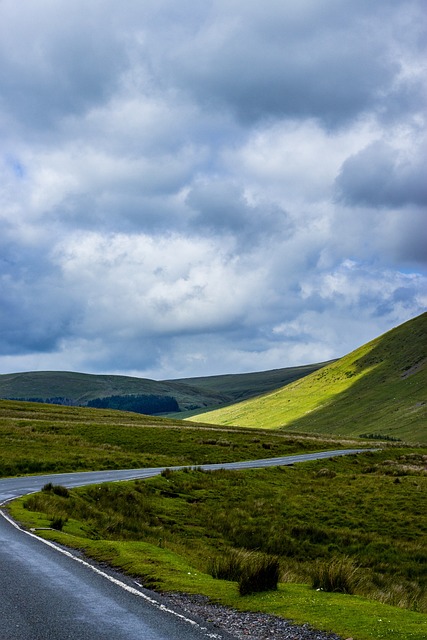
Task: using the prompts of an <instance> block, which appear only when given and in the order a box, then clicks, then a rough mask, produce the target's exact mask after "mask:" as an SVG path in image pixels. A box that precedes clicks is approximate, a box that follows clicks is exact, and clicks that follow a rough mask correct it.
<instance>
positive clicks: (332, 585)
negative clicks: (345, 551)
mask: <svg viewBox="0 0 427 640" xmlns="http://www.w3.org/2000/svg"><path fill="white" fill-rule="evenodd" d="M310 574H311V576H310V577H311V583H312V587H313V589H318V590H321V591H329V592H335V593H349V594H352V593H354V591H355V588H356V586H357V582H358V567H357V565H356V564H355V562H354V561H353V560H352V559H351V558H349V557H346V556H344V557H341V558H333V559H332V560H330V561H324V560H317V561H316V562H314V563H313V565H312V568H311V572H310Z"/></svg>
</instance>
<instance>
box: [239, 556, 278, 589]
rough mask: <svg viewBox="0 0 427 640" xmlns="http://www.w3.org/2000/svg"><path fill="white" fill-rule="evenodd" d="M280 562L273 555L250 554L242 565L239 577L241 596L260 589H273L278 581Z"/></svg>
mask: <svg viewBox="0 0 427 640" xmlns="http://www.w3.org/2000/svg"><path fill="white" fill-rule="evenodd" d="M279 574H280V564H279V560H278V558H276V557H274V556H255V554H253V555H252V557H251V558H248V561H247V562H246V564H245V565H244V567H243V571H242V575H241V576H240V578H239V593H240V595H241V596H245V595H248V594H250V593H259V592H260V591H275V590H276V589H277V583H278V582H279Z"/></svg>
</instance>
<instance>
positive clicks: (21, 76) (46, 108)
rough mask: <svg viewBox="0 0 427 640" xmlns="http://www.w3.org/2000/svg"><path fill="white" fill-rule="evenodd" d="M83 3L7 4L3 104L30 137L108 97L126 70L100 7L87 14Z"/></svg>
mask: <svg viewBox="0 0 427 640" xmlns="http://www.w3.org/2000/svg"><path fill="white" fill-rule="evenodd" d="M79 4H80V3H77V2H76V3H70V4H68V3H63V2H58V3H39V2H23V3H21V4H20V5H16V4H15V3H11V2H7V1H6V2H2V5H3V6H2V14H3V16H4V15H5V14H7V16H6V17H7V19H6V20H3V21H2V22H3V24H2V26H0V36H1V37H0V43H1V44H0V84H1V99H0V105H1V108H2V111H3V117H4V118H6V119H7V120H8V121H9V122H13V123H14V126H15V127H16V126H17V127H22V128H24V130H25V131H26V134H27V135H28V134H31V135H37V134H38V133H41V132H42V131H43V133H44V135H46V129H47V128H48V127H52V126H55V125H57V123H58V120H59V119H60V118H63V117H65V116H70V115H78V114H81V113H83V112H84V111H85V110H86V109H88V108H90V107H91V106H92V105H94V104H98V103H99V102H100V101H103V100H105V99H106V98H108V96H109V95H110V94H111V92H112V90H113V88H114V87H115V85H116V82H117V79H118V76H119V73H120V71H122V70H123V69H124V65H125V63H126V51H125V49H124V48H123V46H122V44H121V43H120V42H119V38H118V37H115V36H114V35H113V34H112V33H111V30H108V29H104V25H105V18H103V16H102V14H101V15H100V14H99V11H97V10H96V8H95V6H93V7H91V6H89V5H86V6H85V8H84V14H82V13H81V9H82V7H81V6H79ZM94 4H96V5H98V3H94ZM98 9H99V5H98Z"/></svg>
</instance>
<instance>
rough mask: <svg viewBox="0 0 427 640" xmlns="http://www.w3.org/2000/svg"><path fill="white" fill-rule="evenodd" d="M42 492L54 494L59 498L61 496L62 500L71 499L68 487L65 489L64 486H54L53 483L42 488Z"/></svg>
mask: <svg viewBox="0 0 427 640" xmlns="http://www.w3.org/2000/svg"><path fill="white" fill-rule="evenodd" d="M42 491H44V492H45V493H50V492H52V493H54V494H55V495H57V496H61V497H62V498H69V497H70V492H69V491H68V489H67V487H64V486H63V485H62V484H52V482H48V483H47V484H45V485H44V486H43V487H42Z"/></svg>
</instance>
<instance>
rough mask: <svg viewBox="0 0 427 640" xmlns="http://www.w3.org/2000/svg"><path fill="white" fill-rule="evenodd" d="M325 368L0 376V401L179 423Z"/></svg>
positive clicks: (57, 372) (45, 373) (68, 372)
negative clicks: (156, 376) (172, 376)
mask: <svg viewBox="0 0 427 640" xmlns="http://www.w3.org/2000/svg"><path fill="white" fill-rule="evenodd" d="M325 364H326V363H319V364H310V365H305V366H301V367H289V368H285V369H274V370H273V371H263V372H260V373H243V374H231V375H218V376H209V377H205V378H186V379H181V380H164V381H156V380H150V379H147V378H135V377H131V376H117V375H116V376H115V375H94V374H87V373H76V372H71V371H30V372H22V373H9V374H4V375H0V398H4V399H13V400H27V401H36V402H49V403H53V404H62V405H71V406H73V405H74V406H93V407H99V408H109V409H121V410H123V409H126V410H131V411H137V412H138V413H146V414H154V415H155V414H165V415H166V414H167V415H168V416H171V417H174V418H183V417H185V416H187V415H194V414H197V413H201V412H204V411H206V410H208V409H211V408H217V407H219V406H222V405H229V404H233V403H234V402H237V401H238V400H242V399H245V398H250V397H253V396H257V395H260V394H261V393H265V392H267V391H272V390H273V389H277V388H279V387H283V386H284V385H285V384H289V383H290V382H293V381H294V380H298V379H299V378H301V377H303V376H306V375H308V374H310V373H312V372H313V371H317V370H318V369H319V368H320V367H323V366H324V365H325ZM123 402H126V403H127V405H128V406H124V405H123ZM171 405H172V406H171ZM181 414H182V415H181Z"/></svg>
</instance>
